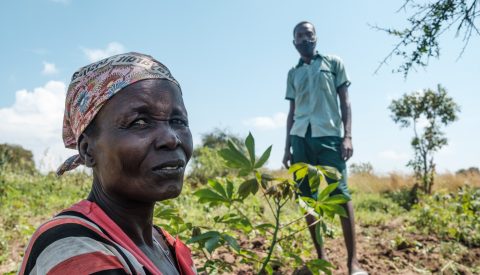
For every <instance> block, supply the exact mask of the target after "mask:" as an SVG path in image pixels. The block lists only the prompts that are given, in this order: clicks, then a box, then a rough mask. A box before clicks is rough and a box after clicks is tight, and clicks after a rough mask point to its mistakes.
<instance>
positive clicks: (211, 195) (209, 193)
mask: <svg viewBox="0 0 480 275" xmlns="http://www.w3.org/2000/svg"><path fill="white" fill-rule="evenodd" d="M193 195H195V196H197V197H198V201H199V202H201V203H203V202H228V201H227V200H226V199H225V198H224V197H222V196H221V195H220V194H218V193H216V192H214V191H213V190H211V189H200V190H197V191H195V192H194V193H193Z"/></svg>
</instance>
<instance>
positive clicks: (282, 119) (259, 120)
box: [243, 113, 287, 130]
mask: <svg viewBox="0 0 480 275" xmlns="http://www.w3.org/2000/svg"><path fill="white" fill-rule="evenodd" d="M286 121H287V115H286V114H285V113H276V114H274V115H273V116H258V117H254V118H250V119H247V120H245V121H243V124H244V125H246V126H253V127H254V128H257V129H259V130H274V129H278V128H282V127H285V125H286Z"/></svg>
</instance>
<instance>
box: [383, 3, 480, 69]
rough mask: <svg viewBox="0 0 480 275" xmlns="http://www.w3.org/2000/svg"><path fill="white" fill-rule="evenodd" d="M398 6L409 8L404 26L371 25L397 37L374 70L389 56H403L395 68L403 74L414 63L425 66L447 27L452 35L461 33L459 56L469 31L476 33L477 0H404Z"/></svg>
mask: <svg viewBox="0 0 480 275" xmlns="http://www.w3.org/2000/svg"><path fill="white" fill-rule="evenodd" d="M401 10H405V11H407V12H410V16H409V17H408V18H407V21H408V26H407V27H406V28H405V29H396V28H381V27H375V28H376V29H377V30H381V31H385V32H386V33H387V34H389V35H392V36H394V37H396V38H397V39H398V40H399V42H398V43H397V44H396V45H395V47H394V48H393V50H392V51H391V52H390V53H389V54H388V55H387V57H386V58H385V59H384V60H383V61H382V62H381V63H380V65H379V66H378V68H377V70H376V71H378V70H379V69H380V67H381V66H382V65H384V64H385V63H386V62H387V61H388V60H389V59H390V58H391V57H392V56H399V57H400V58H402V59H403V63H402V64H401V65H400V66H399V68H397V69H396V72H401V73H403V74H404V77H407V76H408V73H409V72H410V70H411V69H413V68H415V67H417V66H420V67H425V66H427V65H428V62H429V60H430V58H431V57H435V58H438V57H439V56H440V44H439V38H440V37H441V36H442V35H443V34H444V33H445V32H446V31H447V30H449V29H451V28H455V29H456V36H457V37H458V36H461V37H462V40H463V43H464V46H463V48H462V50H461V52H460V56H461V55H462V54H463V52H464V50H465V48H466V46H467V45H468V42H469V41H470V39H471V37H472V35H480V31H479V28H478V22H477V21H476V20H477V19H478V17H479V15H480V1H479V0H436V1H415V0H405V2H404V4H403V6H402V8H401Z"/></svg>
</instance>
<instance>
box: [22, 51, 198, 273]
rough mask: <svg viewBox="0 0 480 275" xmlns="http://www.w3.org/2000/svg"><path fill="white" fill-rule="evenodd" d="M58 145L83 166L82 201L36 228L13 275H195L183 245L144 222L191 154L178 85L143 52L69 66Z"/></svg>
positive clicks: (175, 191) (179, 181)
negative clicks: (88, 176) (85, 189)
mask: <svg viewBox="0 0 480 275" xmlns="http://www.w3.org/2000/svg"><path fill="white" fill-rule="evenodd" d="M65 105H66V106H65V116H64V121H63V140H64V143H65V146H66V147H67V148H74V149H75V148H77V149H78V152H79V155H76V156H73V157H71V158H69V159H68V160H67V161H66V162H65V163H64V164H63V165H62V166H61V167H60V168H59V170H58V171H57V173H58V174H59V175H61V174H62V173H63V172H65V171H68V170H71V169H73V168H75V167H77V166H78V165H80V164H84V165H86V166H87V167H91V168H92V170H93V184H92V189H91V192H90V194H89V196H88V198H87V199H86V200H83V201H81V202H79V203H77V204H75V205H73V206H72V207H70V208H68V209H66V210H64V211H62V212H61V213H60V214H59V215H57V216H56V217H54V218H53V219H51V220H50V221H48V222H46V223H45V224H43V225H42V226H40V227H39V228H38V230H37V231H36V232H35V234H34V235H33V236H32V239H31V240H30V243H29V245H28V247H27V250H26V253H25V256H24V260H23V263H22V266H21V269H20V271H19V274H47V273H48V274H195V273H196V271H195V267H194V265H193V261H192V259H191V255H190V251H189V249H188V248H187V247H186V246H185V245H184V244H183V243H181V242H180V241H179V240H178V239H174V238H172V237H171V236H170V235H169V234H168V233H167V232H165V231H163V230H162V229H160V228H158V227H155V226H154V225H153V210H154V206H155V202H157V201H162V200H166V199H171V198H175V197H177V196H178V195H179V194H180V192H181V190H182V185H183V175H184V171H185V166H186V164H187V162H188V160H189V159H190V157H191V155H192V147H193V145H192V136H191V133H190V130H189V128H188V118H187V111H186V109H185V106H184V104H183V99H182V92H181V88H180V85H179V84H178V82H177V81H176V80H175V79H174V78H173V77H172V75H171V74H170V71H169V70H168V68H167V67H165V66H164V65H162V64H161V63H160V62H158V61H157V60H155V59H153V58H152V57H151V56H147V55H143V54H139V53H127V54H121V55H117V56H112V57H109V58H106V59H104V60H101V61H99V62H96V63H93V64H90V65H88V66H86V67H83V68H81V69H79V70H78V71H77V72H75V73H74V74H73V77H72V82H71V84H70V86H69V88H68V91H67V97H66V104H65Z"/></svg>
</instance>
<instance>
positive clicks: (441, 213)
mask: <svg viewBox="0 0 480 275" xmlns="http://www.w3.org/2000/svg"><path fill="white" fill-rule="evenodd" d="M413 210H414V211H413V214H414V216H415V222H414V224H415V226H416V227H417V229H418V230H421V231H423V232H424V233H427V234H435V235H437V236H439V237H440V238H442V239H454V240H457V241H460V242H462V243H464V244H465V245H467V246H470V247H480V189H474V188H469V187H462V188H460V189H459V191H458V192H457V193H437V194H434V195H433V196H425V197H423V198H422V199H421V202H420V203H419V204H418V205H415V206H414V207H413Z"/></svg>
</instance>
